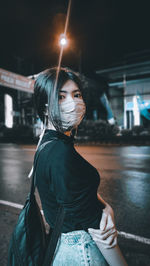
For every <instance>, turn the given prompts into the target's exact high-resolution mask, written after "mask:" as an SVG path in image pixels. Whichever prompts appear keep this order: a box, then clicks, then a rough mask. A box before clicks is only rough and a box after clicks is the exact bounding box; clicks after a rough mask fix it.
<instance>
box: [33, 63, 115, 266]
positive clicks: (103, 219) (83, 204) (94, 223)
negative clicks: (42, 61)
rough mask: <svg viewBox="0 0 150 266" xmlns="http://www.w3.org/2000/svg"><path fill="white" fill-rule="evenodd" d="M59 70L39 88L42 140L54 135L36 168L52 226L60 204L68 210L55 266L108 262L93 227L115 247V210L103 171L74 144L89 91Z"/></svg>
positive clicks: (68, 72) (46, 75)
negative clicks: (102, 186)
mask: <svg viewBox="0 0 150 266" xmlns="http://www.w3.org/2000/svg"><path fill="white" fill-rule="evenodd" d="M56 72H57V69H56V68H52V69H47V70H46V71H44V72H42V74H40V75H39V76H38V77H37V79H36V81H35V87H34V96H35V104H36V108H37V112H38V115H39V117H40V119H41V120H42V121H43V123H44V125H45V127H46V130H45V132H44V134H43V137H42V139H41V141H40V144H39V145H41V144H43V143H45V142H47V141H50V140H52V141H51V142H50V143H48V144H47V145H46V146H45V148H44V149H43V151H42V152H41V154H40V156H39V159H38V163H37V169H36V185H37V189H38V192H39V195H40V199H41V202H42V208H43V211H44V216H45V219H46V221H47V223H48V224H49V225H50V228H51V229H53V228H54V223H55V218H56V214H57V210H58V207H59V205H60V204H61V205H63V206H64V209H65V218H64V223H63V228H62V234H61V237H60V238H59V241H58V244H57V248H56V252H55V256H54V260H53V265H54V266H58V265H60V266H61V265H65V266H75V265H93V266H100V265H108V264H107V262H106V260H105V259H104V257H103V255H102V253H101V252H100V250H99V248H98V247H97V245H96V244H95V242H94V241H93V239H92V237H91V235H90V234H89V233H88V229H89V228H93V230H94V229H95V230H99V229H101V230H99V235H100V241H101V243H102V245H103V247H106V248H111V247H114V246H115V245H116V235H117V232H116V229H115V225H114V221H113V210H112V208H111V207H110V206H109V205H108V204H107V203H106V202H105V201H104V200H103V199H102V198H101V196H100V195H99V194H97V189H98V186H99V180H100V177H99V174H98V171H97V170H96V169H95V168H94V167H93V166H92V165H91V164H89V163H88V162H87V161H86V160H85V159H84V158H83V157H81V156H80V155H79V153H77V152H76V150H75V148H74V144H73V139H74V138H73V132H76V130H77V127H78V125H79V124H80V122H81V121H82V119H83V117H84V115H85V111H86V105H85V98H84V93H83V90H82V86H81V82H80V80H79V78H78V76H77V75H76V74H75V73H74V72H73V71H71V70H69V69H66V68H61V69H60V71H59V73H58V77H57V73H56ZM56 79H57V83H55V82H56ZM96 232H97V231H96ZM91 234H92V232H91Z"/></svg>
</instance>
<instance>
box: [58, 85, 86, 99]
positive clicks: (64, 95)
mask: <svg viewBox="0 0 150 266" xmlns="http://www.w3.org/2000/svg"><path fill="white" fill-rule="evenodd" d="M75 98H79V99H82V94H81V92H80V90H79V88H78V86H77V84H76V83H75V82H74V81H72V80H68V81H67V82H66V83H65V84H64V86H63V87H62V88H61V89H60V91H59V103H62V102H63V101H69V100H74V99H75Z"/></svg>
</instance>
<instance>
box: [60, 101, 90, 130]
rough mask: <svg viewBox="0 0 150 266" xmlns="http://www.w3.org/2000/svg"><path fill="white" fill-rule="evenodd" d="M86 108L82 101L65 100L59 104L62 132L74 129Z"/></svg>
mask: <svg viewBox="0 0 150 266" xmlns="http://www.w3.org/2000/svg"><path fill="white" fill-rule="evenodd" d="M85 111H86V107H85V103H84V101H83V100H82V99H79V98H76V99H70V100H68V99H65V100H64V101H62V102H61V103H60V117H61V123H62V127H63V129H64V131H69V130H72V129H73V128H76V127H77V126H78V125H79V124H80V122H81V121H82V119H83V117H84V115H85Z"/></svg>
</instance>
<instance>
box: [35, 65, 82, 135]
mask: <svg viewBox="0 0 150 266" xmlns="http://www.w3.org/2000/svg"><path fill="white" fill-rule="evenodd" d="M56 73H57V68H56V67H55V68H49V69H46V70H45V71H43V72H42V73H41V74H39V75H38V77H37V79H36V81H35V84H34V102H35V108H36V110H37V113H38V115H39V117H40V119H41V121H42V122H43V123H45V117H46V113H47V112H48V118H49V119H50V121H51V123H52V124H53V126H54V127H55V128H56V130H58V131H61V132H63V128H62V124H61V119H60V110H59V91H60V89H61V88H62V87H63V85H64V84H65V83H66V82H67V81H68V80H72V81H74V82H75V83H76V85H77V86H78V88H79V90H80V91H81V94H82V97H83V100H84V93H83V88H82V84H81V81H80V79H79V77H78V76H77V74H76V73H75V72H74V71H72V70H71V69H69V68H60V71H59V73H58V79H57V84H56V87H55V82H56Z"/></svg>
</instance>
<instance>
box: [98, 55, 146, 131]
mask: <svg viewBox="0 0 150 266" xmlns="http://www.w3.org/2000/svg"><path fill="white" fill-rule="evenodd" d="M96 74H97V75H100V76H104V77H105V78H107V80H108V84H109V95H110V98H109V101H110V104H111V107H112V111H113V114H114V117H115V118H116V120H117V123H118V125H119V126H120V127H121V128H124V129H132V127H133V126H140V125H143V126H144V127H145V128H148V127H150V60H145V61H141V62H136V63H126V64H124V65H120V66H117V67H111V68H108V69H103V70H97V71H96Z"/></svg>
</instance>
